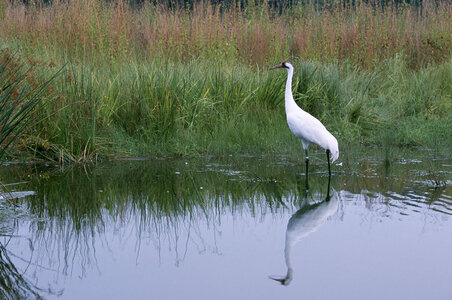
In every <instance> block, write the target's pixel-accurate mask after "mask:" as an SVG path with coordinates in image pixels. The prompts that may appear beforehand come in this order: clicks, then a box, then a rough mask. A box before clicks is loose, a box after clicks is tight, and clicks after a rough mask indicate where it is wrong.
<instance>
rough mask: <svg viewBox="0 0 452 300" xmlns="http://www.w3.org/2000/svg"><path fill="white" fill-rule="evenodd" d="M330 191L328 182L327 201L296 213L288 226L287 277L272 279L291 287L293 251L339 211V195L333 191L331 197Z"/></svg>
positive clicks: (285, 254)
mask: <svg viewBox="0 0 452 300" xmlns="http://www.w3.org/2000/svg"><path fill="white" fill-rule="evenodd" d="M329 189H330V185H329V182H328V194H327V197H326V199H325V200H326V201H323V202H320V203H317V204H313V205H308V206H306V207H303V208H301V209H299V210H298V211H297V212H296V213H294V214H293V216H292V217H291V218H290V220H289V222H288V224H287V230H286V241H285V247H284V258H285V261H286V266H287V275H286V276H285V277H274V276H270V278H271V279H273V280H276V281H279V282H280V283H281V284H283V285H289V283H290V281H291V280H292V277H293V266H292V261H291V253H292V249H293V248H294V246H295V245H296V244H297V243H298V242H299V241H300V240H301V239H303V238H305V237H306V236H308V235H309V234H311V233H313V232H315V231H317V229H319V228H320V227H321V226H322V225H323V224H324V223H325V222H326V220H327V219H328V218H329V217H330V216H332V215H334V214H335V213H336V211H337V210H338V207H339V201H338V194H337V192H336V191H335V190H334V189H333V190H332V194H331V197H330V196H329ZM305 200H307V199H305Z"/></svg>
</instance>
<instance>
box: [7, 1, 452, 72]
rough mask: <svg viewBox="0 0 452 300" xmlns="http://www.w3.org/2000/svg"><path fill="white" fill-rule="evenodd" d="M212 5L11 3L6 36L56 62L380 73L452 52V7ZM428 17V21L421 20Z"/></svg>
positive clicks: (418, 64)
mask: <svg viewBox="0 0 452 300" xmlns="http://www.w3.org/2000/svg"><path fill="white" fill-rule="evenodd" d="M220 8H221V6H213V5H211V4H208V3H206V2H200V3H198V4H195V5H194V7H193V9H192V10H186V9H168V8H165V7H163V6H156V5H152V4H149V3H147V4H144V5H142V6H141V7H140V8H133V7H130V6H128V5H127V4H126V3H125V2H123V1H112V2H104V1H101V0H94V1H93V0H89V1H88V0H77V1H70V2H67V1H54V2H53V4H52V5H51V6H44V7H37V6H24V5H7V6H6V8H5V12H4V13H3V15H2V17H1V19H0V38H2V39H6V40H10V41H11V40H18V41H21V46H22V47H25V48H27V49H29V51H33V52H36V51H38V52H41V53H42V52H44V53H46V54H47V55H50V56H51V59H58V58H61V56H65V57H69V58H71V59H74V60H81V61H85V60H98V59H105V60H108V61H110V60H111V59H126V58H127V59H128V58H130V57H134V58H137V59H143V58H153V57H155V56H163V57H166V58H169V59H171V60H173V61H174V60H175V61H186V60H187V59H193V58H199V57H202V58H214V59H216V60H219V61H225V60H227V61H231V60H232V61H240V62H246V63H247V64H250V65H256V64H258V65H265V64H268V63H269V62H273V61H274V60H277V61H279V60H281V59H283V58H289V57H303V58H304V59H312V60H316V61H321V62H332V61H335V60H350V61H352V62H353V63H356V64H358V65H359V66H361V67H365V68H372V67H373V66H374V64H375V63H376V62H378V61H382V60H384V59H387V58H391V57H394V55H395V54H397V53H404V54H405V55H406V56H407V62H408V64H409V66H410V67H411V68H419V67H422V66H425V65H426V64H428V63H431V62H442V61H444V60H447V59H448V57H449V56H450V51H451V42H452V41H451V36H450V32H451V22H450V19H451V17H452V16H451V12H452V8H451V4H449V3H447V2H441V3H440V4H436V3H430V2H427V3H425V4H424V6H423V8H422V10H421V9H420V8H411V7H404V8H396V7H386V8H385V9H382V8H380V9H379V8H375V7H373V6H371V5H367V4H365V3H364V2H358V3H357V5H355V6H353V7H352V8H351V7H348V6H347V4H346V3H345V2H344V3H342V2H341V1H338V2H337V3H336V4H334V5H333V6H332V7H327V8H325V9H324V10H322V11H320V12H319V11H315V10H312V9H310V7H309V6H299V7H295V8H293V9H291V10H288V11H286V12H285V13H283V14H282V15H279V14H275V13H273V12H272V10H271V9H269V8H268V7H267V6H266V5H265V4H262V5H260V6H248V7H246V8H245V9H243V8H239V7H234V6H232V7H231V8H228V9H226V8H225V9H220ZM421 14H422V15H421Z"/></svg>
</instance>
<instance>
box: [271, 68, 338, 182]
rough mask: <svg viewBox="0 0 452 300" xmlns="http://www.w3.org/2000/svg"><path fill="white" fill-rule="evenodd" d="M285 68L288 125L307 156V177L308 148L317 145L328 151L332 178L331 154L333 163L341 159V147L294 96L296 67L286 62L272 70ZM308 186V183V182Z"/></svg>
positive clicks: (329, 169) (307, 163)
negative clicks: (293, 80) (303, 108)
mask: <svg viewBox="0 0 452 300" xmlns="http://www.w3.org/2000/svg"><path fill="white" fill-rule="evenodd" d="M277 68H283V69H286V70H287V82H286V91H285V97H284V98H285V108H286V116H287V124H288V125H289V128H290V130H291V131H292V133H293V134H294V135H295V136H297V137H298V138H299V139H300V140H301V143H302V144H303V148H304V150H305V154H306V177H307V175H308V165H309V156H308V146H309V144H316V145H318V146H320V147H322V148H323V149H325V150H326V154H327V159H328V172H329V175H330V176H331V168H330V159H329V154H330V153H331V159H332V162H334V161H335V160H337V159H338V157H339V147H338V144H337V140H336V138H335V137H334V136H333V135H332V134H331V133H330V132H329V131H328V130H327V129H326V128H325V126H323V124H322V123H321V122H320V121H319V120H318V119H316V118H315V117H313V116H312V115H311V114H309V113H308V112H306V111H304V110H302V109H301V108H300V107H299V106H298V105H297V103H295V100H294V98H293V95H292V77H293V71H294V67H293V66H292V64H291V63H289V62H287V61H285V62H283V63H281V64H280V65H277V66H274V67H273V68H270V70H272V69H277ZM306 186H307V181H306Z"/></svg>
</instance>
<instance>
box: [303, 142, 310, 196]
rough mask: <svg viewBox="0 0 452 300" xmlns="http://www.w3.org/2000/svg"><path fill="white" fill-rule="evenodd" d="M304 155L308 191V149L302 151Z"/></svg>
mask: <svg viewBox="0 0 452 300" xmlns="http://www.w3.org/2000/svg"><path fill="white" fill-rule="evenodd" d="M304 153H305V156H306V189H307V190H308V189H309V180H308V170H309V156H308V149H304Z"/></svg>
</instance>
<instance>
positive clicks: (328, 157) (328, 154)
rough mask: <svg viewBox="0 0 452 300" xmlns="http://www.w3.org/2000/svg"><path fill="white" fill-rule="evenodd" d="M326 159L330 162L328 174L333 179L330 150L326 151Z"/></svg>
mask: <svg viewBox="0 0 452 300" xmlns="http://www.w3.org/2000/svg"><path fill="white" fill-rule="evenodd" d="M326 159H327V160H328V174H329V176H330V177H331V167H330V150H326Z"/></svg>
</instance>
